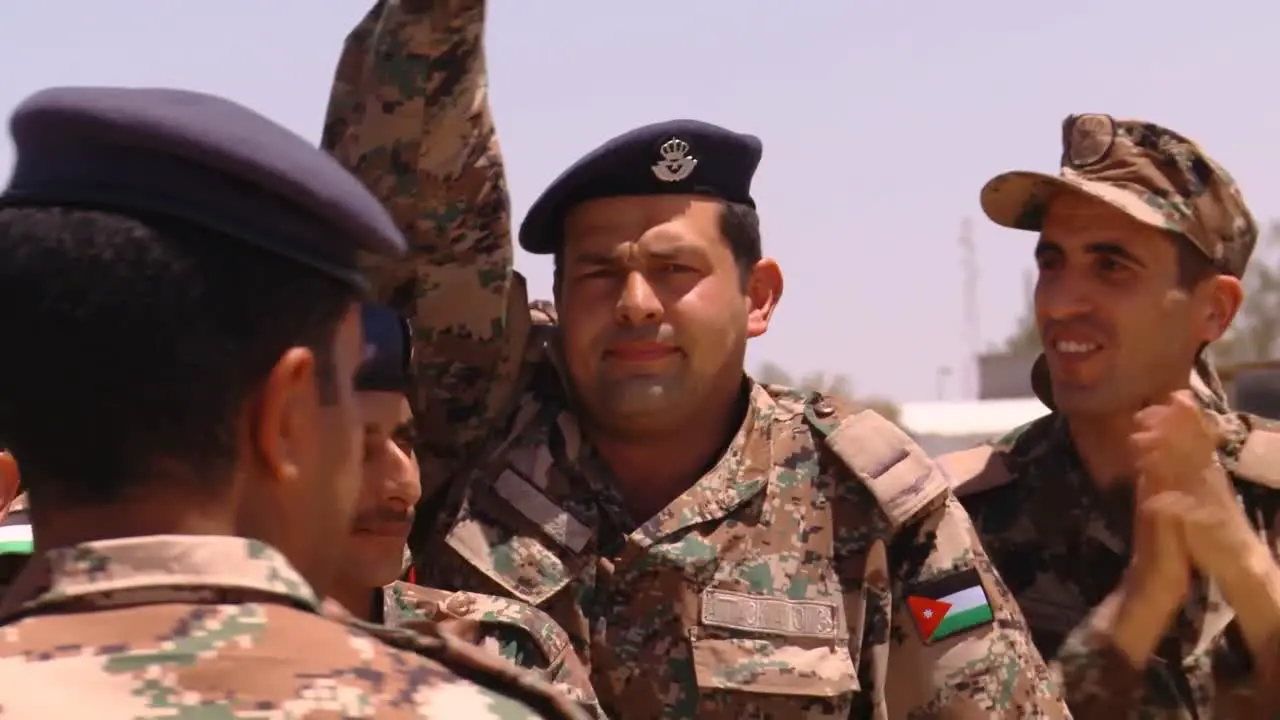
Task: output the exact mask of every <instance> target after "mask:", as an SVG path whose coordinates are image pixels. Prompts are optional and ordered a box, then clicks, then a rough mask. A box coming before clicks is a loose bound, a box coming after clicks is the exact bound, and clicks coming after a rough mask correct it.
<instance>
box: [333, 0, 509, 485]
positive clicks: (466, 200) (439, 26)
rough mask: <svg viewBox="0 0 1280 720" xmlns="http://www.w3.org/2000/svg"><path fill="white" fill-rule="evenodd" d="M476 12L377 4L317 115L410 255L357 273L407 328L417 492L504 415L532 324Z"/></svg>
mask: <svg viewBox="0 0 1280 720" xmlns="http://www.w3.org/2000/svg"><path fill="white" fill-rule="evenodd" d="M484 15H485V4H484V2H483V1H482V0H448V1H445V0H439V1H433V0H399V1H387V0H382V1H381V2H378V3H377V4H376V5H375V6H374V7H373V9H372V10H370V12H369V13H368V14H367V15H366V16H365V17H364V19H363V20H362V21H361V22H360V23H359V24H358V25H357V26H356V28H355V29H354V30H353V31H352V32H351V33H350V35H349V36H348V37H347V40H346V43H345V45H344V47H343V50H342V54H341V56H340V58H339V61H338V68H337V70H336V73H335V78H334V84H333V91H332V95H331V98H330V104H329V113H328V116H327V117H326V119H325V123H324V133H323V145H324V147H325V149H326V150H328V151H330V152H331V153H332V154H333V155H334V156H335V157H336V158H337V159H338V160H340V161H341V162H342V164H343V165H344V166H346V167H347V168H348V169H350V170H351V171H352V172H353V173H354V174H355V175H356V176H357V177H359V178H360V179H361V180H362V181H363V182H364V183H365V185H367V186H368V187H369V189H370V190H371V191H372V192H373V193H374V195H375V196H377V197H378V198H379V199H380V200H382V202H383V204H384V205H386V207H387V209H388V210H389V211H390V213H391V215H392V217H393V218H394V219H395V220H396V222H397V224H398V225H399V226H400V229H401V230H402V231H403V232H404V235H405V238H406V239H407V240H408V242H409V244H410V245H411V246H412V251H413V253H414V254H415V257H416V258H417V260H416V261H415V262H402V263H389V262H387V261H386V260H385V259H383V258H378V257H372V256H370V257H367V258H365V262H364V263H363V268H362V269H363V271H364V272H365V273H366V275H367V276H368V277H369V279H370V282H371V284H372V286H373V287H374V289H375V295H376V301H377V302H380V303H385V304H388V305H391V306H393V307H395V308H397V309H398V310H399V311H400V312H401V313H402V314H403V315H404V316H405V317H407V318H408V319H409V320H410V321H411V323H412V325H413V331H414V352H415V372H416V374H417V380H418V382H417V383H416V384H415V397H414V398H413V399H414V403H413V405H414V414H415V417H416V421H417V423H418V426H419V432H418V437H419V438H420V442H421V443H422V444H423V447H424V448H425V449H426V450H428V451H429V452H428V453H424V455H427V456H429V458H430V460H431V463H432V464H431V465H429V466H426V465H424V468H423V469H424V472H423V476H422V482H423V495H424V497H429V496H430V495H431V494H432V492H433V491H434V490H435V489H436V488H437V487H438V483H439V482H440V481H441V480H442V478H444V477H448V476H450V475H451V474H452V473H453V472H455V471H456V469H457V467H458V465H459V464H460V463H461V462H463V461H465V460H466V459H467V458H469V457H472V456H473V455H474V453H475V452H476V446H477V443H480V442H482V441H483V439H484V438H485V437H486V436H487V434H488V432H489V428H490V427H492V424H493V422H494V421H495V418H498V417H501V416H502V415H503V414H504V413H505V412H506V410H507V407H508V405H509V402H510V399H511V397H512V395H513V392H514V386H513V385H512V384H511V383H510V382H509V379H510V378H513V377H514V376H515V375H516V374H517V372H518V366H519V364H520V360H521V354H522V352H521V350H520V348H521V347H522V344H523V335H524V334H525V333H527V327H528V324H529V311H528V309H527V307H526V302H525V290H524V281H523V279H522V278H521V277H520V276H519V275H518V274H516V273H515V272H514V270H513V257H514V251H513V248H512V245H511V243H510V241H509V240H508V239H507V238H508V236H509V227H510V224H511V208H510V198H509V196H508V193H507V183H506V175H505V173H504V172H503V170H502V159H501V154H500V152H499V149H498V138H497V134H496V133H495V131H494V126H493V118H492V113H491V111H490V109H489V103H488V100H487V91H488V88H487V77H486V73H485V67H484V53H483V39H484V38H483V29H484ZM428 138H429V141H428ZM428 268H429V272H426V270H427V269H428ZM495 380H496V382H495Z"/></svg>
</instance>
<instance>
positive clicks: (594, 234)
mask: <svg viewBox="0 0 1280 720" xmlns="http://www.w3.org/2000/svg"><path fill="white" fill-rule="evenodd" d="M761 152H762V147H761V142H760V140H759V139H758V138H756V137H754V136H751V135H744V134H741V133H736V132H733V131H731V130H727V129H725V128H722V127H719V126H716V125H712V124H710V123H706V122H700V121H697V120H673V121H669V122H661V123H655V124H652V125H646V126H644V127H640V128H637V129H635V130H632V131H630V132H627V133H624V134H622V135H619V136H618V137H615V138H613V139H611V140H609V141H607V142H605V143H604V144H603V145H601V146H599V147H597V148H596V149H594V150H592V151H590V152H588V153H587V154H586V155H585V156H584V157H583V158H582V159H580V160H578V161H577V162H576V163H574V164H573V165H572V166H571V167H570V168H569V169H568V170H566V171H565V172H564V173H562V174H561V175H560V176H559V177H558V178H556V180H555V181H553V182H552V183H551V185H550V186H549V187H548V188H547V189H546V191H544V192H543V193H542V195H541V197H539V198H538V199H537V200H536V201H535V202H534V204H533V206H532V207H531V208H530V210H529V213H528V215H527V216H526V217H525V219H524V222H523V224H522V225H521V227H520V231H519V241H520V244H521V246H523V247H524V249H525V250H527V251H529V252H531V253H536V254H552V255H554V256H555V295H556V305H557V310H558V314H559V318H558V321H559V325H560V327H561V334H562V339H563V342H562V347H563V349H564V352H565V355H566V361H567V367H568V369H569V374H570V376H571V377H572V380H573V384H574V385H575V389H576V390H577V396H578V398H579V399H580V401H581V402H582V403H583V404H584V405H585V406H586V409H587V410H588V411H589V412H590V413H591V414H592V415H593V416H596V417H601V418H608V417H616V418H618V421H619V422H624V423H630V422H633V421H636V422H641V423H649V422H655V421H657V422H661V424H663V425H675V424H679V423H681V422H685V421H686V420H684V419H682V418H688V417H690V416H692V415H696V414H700V413H702V412H703V410H702V409H700V408H703V409H705V408H706V407H707V405H706V403H707V402H708V401H711V402H712V404H717V403H720V404H723V403H728V404H732V403H733V402H734V398H736V397H738V396H739V394H740V392H741V383H742V363H743V354H744V352H745V348H746V341H747V339H748V338H751V337H756V336H759V335H762V334H763V333H764V332H765V331H766V330H767V328H768V326H769V320H770V318H771V316H772V314H773V310H774V308H775V307H776V306H777V302H778V300H779V298H780V297H781V295H782V289H783V282H782V273H781V270H780V269H779V267H778V265H777V263H775V262H774V261H773V260H771V259H769V258H766V257H764V256H763V254H762V249H761V238H760V221H759V217H758V215H757V212H756V204H755V200H754V198H753V197H752V195H751V182H752V179H753V178H754V176H755V172H756V168H757V167H758V166H759V163H760V157H761ZM677 357H678V358H679V360H678V361H673V358H677ZM712 398H716V399H715V400H712ZM623 418H627V419H626V420H623Z"/></svg>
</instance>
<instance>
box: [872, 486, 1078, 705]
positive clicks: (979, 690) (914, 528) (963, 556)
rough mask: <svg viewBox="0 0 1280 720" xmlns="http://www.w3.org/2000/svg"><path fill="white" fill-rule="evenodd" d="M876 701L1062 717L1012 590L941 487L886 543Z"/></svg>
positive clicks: (1058, 695) (1058, 699)
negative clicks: (885, 610) (927, 507)
mask: <svg viewBox="0 0 1280 720" xmlns="http://www.w3.org/2000/svg"><path fill="white" fill-rule="evenodd" d="M888 555H889V564H890V572H891V573H892V576H893V585H892V592H893V594H894V597H895V598H896V600H897V601H896V602H894V603H893V609H892V611H891V619H890V633H889V634H890V639H889V643H888V644H889V645H890V647H889V648H888V666H887V668H888V669H887V673H886V678H885V702H886V704H887V705H888V712H889V714H890V715H893V716H895V717H905V716H912V717H916V716H919V717H939V718H962V719H963V720H970V719H976V718H992V717H1001V718H1024V717H1040V718H1064V717H1070V713H1069V712H1068V711H1067V708H1066V704H1065V702H1064V700H1063V698H1062V691H1061V688H1060V687H1059V685H1058V684H1057V683H1055V682H1054V681H1053V679H1052V677H1051V676H1050V674H1049V670H1048V668H1047V667H1046V665H1045V663H1044V661H1043V660H1042V659H1041V658H1040V654H1039V653H1038V652H1037V651H1036V649H1035V646H1034V645H1033V643H1032V641H1031V636H1030V633H1029V632H1028V631H1027V626H1026V623H1025V621H1024V619H1023V617H1022V613H1021V612H1020V611H1019V610H1018V606H1017V604H1016V603H1015V602H1014V600H1013V596H1012V594H1011V593H1010V592H1009V590H1008V589H1007V588H1006V587H1005V585H1004V582H1003V581H1002V580H1001V579H1000V577H999V575H997V574H996V572H995V570H994V569H993V567H992V565H991V562H990V560H988V558H987V555H986V552H985V551H984V550H983V549H982V546H981V544H980V542H979V540H978V536H977V533H976V531H975V530H974V527H973V524H972V523H971V522H970V520H969V516H968V515H967V514H966V513H965V511H964V508H963V507H961V505H960V502H959V501H958V500H956V499H955V498H954V497H953V496H951V495H950V494H948V495H947V496H946V500H945V502H944V503H941V504H939V505H937V506H936V508H935V509H934V510H932V511H931V512H929V513H928V514H927V515H926V516H925V517H924V518H923V519H921V520H918V521H915V522H914V523H912V524H911V525H908V526H906V527H904V528H903V529H902V530H900V531H899V532H898V533H897V536H896V538H895V540H894V542H893V544H892V545H891V546H890V548H889V552H888Z"/></svg>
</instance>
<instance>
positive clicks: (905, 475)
mask: <svg viewBox="0 0 1280 720" xmlns="http://www.w3.org/2000/svg"><path fill="white" fill-rule="evenodd" d="M805 417H806V418H807V419H808V420H809V424H810V425H811V426H812V427H813V428H814V429H815V430H817V431H818V433H819V434H820V435H822V436H823V437H824V439H825V442H826V445H827V447H828V448H830V449H831V451H832V452H833V453H835V455H836V456H837V457H839V458H840V460H841V461H842V462H843V463H844V464H845V465H846V466H848V468H849V469H850V470H852V471H853V474H854V475H855V476H857V477H858V478H859V479H860V480H861V481H862V482H863V483H864V484H865V485H866V486H867V488H868V489H869V490H870V491H871V494H872V495H874V496H875V498H876V500H877V501H878V502H879V504H880V508H881V509H882V510H883V511H884V513H885V514H886V515H887V516H888V517H889V522H890V524H891V525H892V527H893V529H895V530H896V529H897V528H899V527H902V526H903V525H905V524H906V523H908V522H910V521H911V520H913V519H915V518H916V517H917V516H918V515H919V514H920V513H921V512H923V511H925V510H927V509H928V508H930V507H932V506H933V504H934V502H935V501H936V500H937V498H938V497H939V496H940V495H944V494H946V493H947V492H948V486H947V481H946V480H945V479H944V478H943V476H942V474H941V473H940V472H938V470H937V466H936V465H935V464H934V463H933V461H932V460H930V459H929V456H928V455H926V454H925V452H924V450H922V449H921V448H920V446H919V445H917V444H916V442H915V441H914V440H912V439H911V438H910V437H909V436H908V435H907V434H906V433H905V432H903V431H902V429H901V428H899V427H898V426H897V425H894V424H893V423H892V422H890V421H889V420H888V419H886V418H885V417H884V416H883V415H880V414H879V413H877V412H875V411H874V410H863V411H861V412H857V413H853V414H849V415H845V416H844V417H843V418H840V417H838V416H837V415H836V413H835V411H834V409H833V408H832V406H831V405H830V403H829V402H827V401H826V400H825V399H823V398H821V397H815V399H814V400H813V401H811V402H809V403H807V404H806V407H805Z"/></svg>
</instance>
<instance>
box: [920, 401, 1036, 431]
mask: <svg viewBox="0 0 1280 720" xmlns="http://www.w3.org/2000/svg"><path fill="white" fill-rule="evenodd" d="M900 412H901V414H900V415H899V416H898V423H899V424H900V425H902V426H903V427H904V428H906V429H907V430H908V431H910V432H911V433H912V434H915V435H935V436H940V437H966V438H967V437H974V436H982V437H983V438H984V439H986V438H993V437H996V436H999V435H1003V434H1005V433H1007V432H1009V431H1010V430H1012V429H1014V428H1016V427H1018V426H1019V425H1023V424H1025V423H1029V422H1031V421H1032V420H1035V419H1036V418H1038V417H1040V416H1042V415H1048V414H1049V408H1047V407H1045V406H1044V404H1043V403H1041V402H1040V401H1039V400H1038V399H1036V398H1035V397H1029V398H1010V399H1001V400H953V401H934V402H912V403H903V404H902V405H901V407H900Z"/></svg>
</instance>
